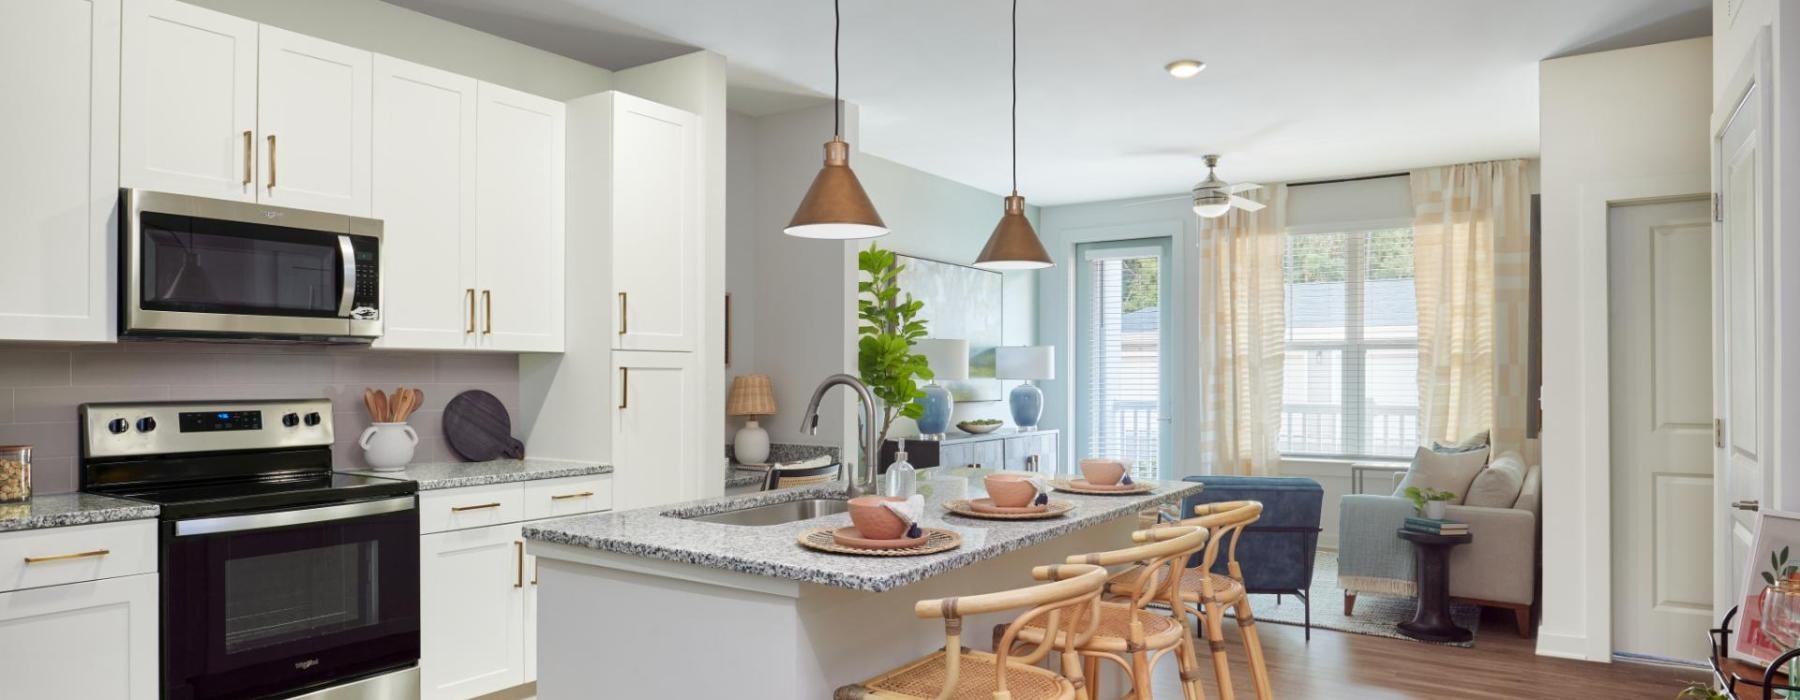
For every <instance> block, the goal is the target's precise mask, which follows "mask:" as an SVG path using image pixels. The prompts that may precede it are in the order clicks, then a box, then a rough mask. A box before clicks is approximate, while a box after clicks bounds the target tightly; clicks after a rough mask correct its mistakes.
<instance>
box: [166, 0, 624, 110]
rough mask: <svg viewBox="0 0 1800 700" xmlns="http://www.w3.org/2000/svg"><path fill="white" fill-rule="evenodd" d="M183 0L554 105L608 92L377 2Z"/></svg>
mask: <svg viewBox="0 0 1800 700" xmlns="http://www.w3.org/2000/svg"><path fill="white" fill-rule="evenodd" d="M186 1H187V2H190V3H192V4H195V5H200V6H202V7H209V8H212V9H215V10H218V11H220V12H224V13H227V14H232V15H236V16H239V17H243V18H245V19H250V20H255V21H257V22H261V23H264V24H269V25H273V26H276V27H281V28H282V29H286V30H289V31H294V32H299V33H301V34H306V35H309V36H315V37H318V38H320V39H326V40H329V41H335V42H338V43H340V44H346V45H349V46H354V47H356V48H359V49H364V50H367V51H374V52H377V53H382V54H386V55H389V56H393V57H395V58H401V59H405V60H408V61H412V62H414V63H419V64H423V65H427V66H431V67H434V68H441V69H443V70H447V71H450V72H452V73H457V74H460V75H466V76H469V77H472V78H477V79H480V80H485V81H487V82H490V83H494V84H496V85H504V86H506V87H509V88H513V89H515V90H523V91H525V92H529V93H532V94H536V95H543V96H544V97H550V98H554V99H558V100H567V99H572V98H576V97H580V96H582V95H589V94H593V93H596V92H600V91H603V90H606V89H608V88H610V87H612V73H611V72H610V71H608V70H606V69H604V68H599V67H597V66H591V65H588V64H586V63H582V62H580V61H577V60H575V59H572V58H567V57H564V56H559V55H556V54H553V53H550V52H548V51H544V50H541V49H536V48H532V47H530V46H526V45H524V44H521V43H518V42H515V41H511V40H507V39H502V38H500V37H497V36H494V35H492V34H484V33H482V32H479V31H476V30H474V29H470V28H468V27H465V26H462V25H460V24H456V23H453V22H449V21H445V20H441V19H438V18H436V17H432V16H429V15H425V14H421V13H418V12H414V11H412V10H408V9H406V8H403V7H399V6H396V5H389V4H387V3H385V2H379V0H186Z"/></svg>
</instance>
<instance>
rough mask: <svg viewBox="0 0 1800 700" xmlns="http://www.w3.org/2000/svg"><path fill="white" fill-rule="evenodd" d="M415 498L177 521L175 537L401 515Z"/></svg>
mask: <svg viewBox="0 0 1800 700" xmlns="http://www.w3.org/2000/svg"><path fill="white" fill-rule="evenodd" d="M414 501H415V499H414V498H413V497H412V496H401V497H399V498H387V499H382V500H379V501H356V502H352V503H342V504H339V505H334V506H325V507H323V508H304V509H300V510H278V511H274V512H270V513H250V514H246V515H226V516H221V517H217V518H198V519H194V520H177V521H175V536H176V537H188V536H191V535H217V534H220V533H225V532H243V531H245V530H267V529H269V528H275V527H288V526H290V525H305V524H308V523H323V522H331V521H333V520H350V519H352V518H365V517H368V516H371V515H383V514H387V513H398V512H401V511H407V510H412V509H413V507H414V506H413V503H414Z"/></svg>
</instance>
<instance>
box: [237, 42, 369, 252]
mask: <svg viewBox="0 0 1800 700" xmlns="http://www.w3.org/2000/svg"><path fill="white" fill-rule="evenodd" d="M257 38H258V44H257V48H258V56H259V58H258V63H257V83H256V94H257V108H256V125H257V130H258V132H259V133H260V134H261V138H260V139H258V142H257V145H258V146H259V148H260V150H259V151H258V154H257V164H258V166H259V170H260V172H261V173H262V178H263V180H262V187H261V188H260V189H259V190H258V191H257V195H256V196H257V200H258V201H261V202H265V203H268V204H275V205H279V206H284V207H293V208H296V209H311V210H314V211H329V212H337V213H340V214H351V215H355V216H367V215H368V213H369V148H370V145H369V138H370V137H369V128H370V126H369V118H370V113H369V84H370V64H371V63H372V62H373V60H374V54H371V53H369V52H367V51H362V50H358V49H353V48H350V47H348V46H344V45H342V44H334V43H332V42H329V41H325V40H323V39H315V38H313V37H310V36H306V35H303V34H295V33H293V32H290V31H286V30H282V29H277V28H275V27H271V26H268V25H263V27H262V31H261V32H260V33H259V34H258V37H257Z"/></svg>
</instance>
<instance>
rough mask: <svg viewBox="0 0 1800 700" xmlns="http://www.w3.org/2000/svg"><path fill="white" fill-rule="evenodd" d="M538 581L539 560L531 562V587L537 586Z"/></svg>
mask: <svg viewBox="0 0 1800 700" xmlns="http://www.w3.org/2000/svg"><path fill="white" fill-rule="evenodd" d="M537 579H538V560H536V559H533V560H531V585H533V586H535V585H537Z"/></svg>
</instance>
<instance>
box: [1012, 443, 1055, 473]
mask: <svg viewBox="0 0 1800 700" xmlns="http://www.w3.org/2000/svg"><path fill="white" fill-rule="evenodd" d="M1005 443H1006V468H1007V469H1011V470H1014V471H1027V472H1038V473H1041V474H1044V475H1046V476H1048V475H1051V474H1055V473H1056V456H1055V452H1056V438H1055V436H1053V435H1021V436H1019V437H1011V438H1007V439H1006V441H1005Z"/></svg>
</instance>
